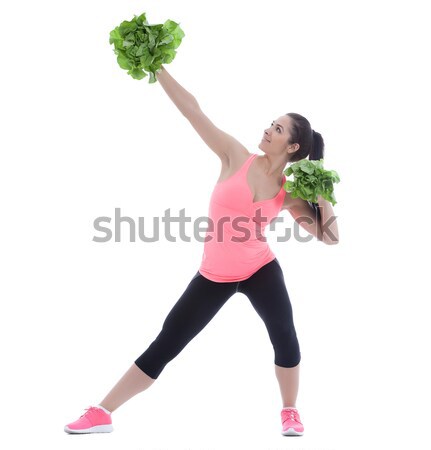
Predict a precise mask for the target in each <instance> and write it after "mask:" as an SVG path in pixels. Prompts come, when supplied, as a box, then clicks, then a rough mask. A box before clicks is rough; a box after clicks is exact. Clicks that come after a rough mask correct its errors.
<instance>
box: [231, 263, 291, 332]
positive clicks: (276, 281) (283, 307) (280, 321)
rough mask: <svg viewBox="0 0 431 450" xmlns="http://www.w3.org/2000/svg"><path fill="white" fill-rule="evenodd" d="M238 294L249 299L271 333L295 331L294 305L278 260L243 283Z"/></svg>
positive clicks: (266, 265) (265, 266)
mask: <svg viewBox="0 0 431 450" xmlns="http://www.w3.org/2000/svg"><path fill="white" fill-rule="evenodd" d="M238 292H242V293H244V294H245V295H246V296H247V297H248V298H249V300H250V302H251V304H252V305H253V307H254V309H255V310H256V312H257V313H258V314H259V316H260V317H261V318H262V320H263V321H264V322H265V325H266V327H267V329H268V330H269V331H270V332H271V331H276V330H277V331H279V330H282V329H286V328H291V329H294V324H293V311H292V305H291V302H290V298H289V294H288V292H287V288H286V284H285V281H284V275H283V270H282V268H281V266H280V264H279V262H278V261H277V260H276V259H274V260H273V261H271V262H270V263H268V264H265V265H264V266H263V267H261V268H260V269H259V270H258V271H257V272H256V273H254V274H253V275H252V276H251V277H250V278H247V280H244V281H241V283H240V285H239V289H238Z"/></svg>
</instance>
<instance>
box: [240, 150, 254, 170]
mask: <svg viewBox="0 0 431 450" xmlns="http://www.w3.org/2000/svg"><path fill="white" fill-rule="evenodd" d="M256 156H257V153H252V154H251V155H250V156H249V157H248V158H247V159H246V160H245V163H244V164H243V165H242V167H241V169H240V171H241V172H247V171H248V168H249V167H250V164H251V163H252V162H253V161H254V158H256Z"/></svg>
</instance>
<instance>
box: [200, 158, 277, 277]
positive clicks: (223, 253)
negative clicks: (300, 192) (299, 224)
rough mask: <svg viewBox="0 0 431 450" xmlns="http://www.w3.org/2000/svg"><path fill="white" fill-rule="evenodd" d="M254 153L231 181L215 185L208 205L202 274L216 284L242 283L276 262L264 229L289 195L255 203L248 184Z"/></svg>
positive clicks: (226, 180)
mask: <svg viewBox="0 0 431 450" xmlns="http://www.w3.org/2000/svg"><path fill="white" fill-rule="evenodd" d="M256 156H258V155H257V154H256V153H252V154H251V155H250V156H249V158H248V159H247V160H246V161H245V163H244V164H243V165H242V166H241V168H240V169H239V170H238V171H237V172H235V173H234V174H233V175H232V176H230V177H229V178H227V179H225V180H222V181H220V182H218V183H216V185H215V187H214V190H213V192H212V195H211V199H210V205H209V215H208V217H209V223H208V229H207V233H206V237H205V242H204V252H203V256H202V261H201V265H200V267H199V272H200V273H201V275H203V276H204V277H205V278H208V279H209V280H212V281H216V282H231V281H242V280H245V279H247V278H249V277H250V276H251V275H253V274H254V273H255V272H257V271H258V270H259V269H260V268H261V267H262V266H264V265H265V264H267V263H269V262H271V261H272V260H273V259H275V254H274V253H273V252H272V250H271V249H270V247H269V245H268V243H267V242H266V237H265V235H264V233H265V227H266V226H267V225H268V224H269V223H270V222H271V221H272V220H273V219H274V218H275V217H277V216H278V214H279V212H280V211H281V207H282V205H283V200H284V197H285V195H286V191H285V190H284V188H283V186H284V183H285V181H286V176H285V175H284V174H283V185H282V186H281V189H280V191H279V192H278V194H277V195H276V196H275V197H273V198H271V199H268V200H261V201H257V202H253V194H252V192H251V189H250V187H249V184H248V182H247V173H248V168H249V167H250V164H251V163H252V162H253V161H254V159H255V158H256Z"/></svg>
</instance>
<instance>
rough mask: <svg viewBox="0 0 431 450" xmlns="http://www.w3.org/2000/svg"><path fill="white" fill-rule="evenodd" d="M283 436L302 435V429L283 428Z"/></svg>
mask: <svg viewBox="0 0 431 450" xmlns="http://www.w3.org/2000/svg"><path fill="white" fill-rule="evenodd" d="M281 434H282V435H283V436H302V435H303V434H304V432H303V431H296V430H295V429H293V428H288V429H287V430H283V431H282V432H281Z"/></svg>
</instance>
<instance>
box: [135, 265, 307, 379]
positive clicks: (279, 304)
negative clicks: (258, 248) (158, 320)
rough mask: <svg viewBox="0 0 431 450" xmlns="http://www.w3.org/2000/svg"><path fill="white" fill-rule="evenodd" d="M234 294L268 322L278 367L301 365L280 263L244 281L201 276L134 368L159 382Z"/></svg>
mask: <svg viewBox="0 0 431 450" xmlns="http://www.w3.org/2000/svg"><path fill="white" fill-rule="evenodd" d="M236 292H241V293H243V294H245V295H246V296H247V297H248V298H249V300H250V302H251V304H252V305H253V307H254V309H255V310H256V311H257V313H258V314H259V316H260V317H261V318H262V320H263V321H264V323H265V326H266V328H267V330H268V333H269V338H270V340H271V343H272V346H273V348H274V353H275V358H274V363H275V364H276V365H278V366H281V367H295V366H296V365H298V364H299V362H300V360H301V353H300V349H299V344H298V339H297V337H296V331H295V327H294V324H293V315H292V305H291V303H290V300H289V295H288V293H287V289H286V285H285V282H284V276H283V271H282V269H281V266H280V264H279V262H278V260H277V258H275V259H273V260H272V261H271V262H269V263H267V264H265V265H264V266H262V267H261V268H260V269H259V270H258V271H257V272H255V273H254V274H253V275H251V276H250V277H249V278H247V279H246V280H243V281H234V282H227V283H218V282H215V281H211V280H209V279H208V278H205V277H204V276H203V275H201V274H200V272H199V271H198V272H197V273H196V275H195V276H194V277H193V278H192V280H191V281H190V283H189V285H188V286H187V288H186V290H185V291H184V293H183V294H182V295H181V297H180V298H179V300H178V301H177V302H176V304H175V305H174V306H173V308H172V309H171V311H170V312H169V314H168V315H167V316H166V319H165V321H164V323H163V327H162V330H161V331H160V333H159V335H158V336H157V337H156V339H155V340H154V341H153V342H152V343H151V345H150V346H149V347H148V348H147V350H145V352H144V353H142V355H141V356H140V357H139V358H138V359H136V361H135V364H136V365H137V366H138V367H139V368H140V369H141V370H142V371H143V372H145V373H146V374H147V375H148V376H150V377H151V378H154V379H156V378H157V377H158V376H159V375H160V373H161V372H162V370H163V369H164V367H165V366H166V364H167V363H168V362H169V361H172V360H173V359H174V358H175V357H176V356H177V355H178V354H179V353H180V352H181V351H182V350H183V348H184V347H185V346H186V345H187V344H188V343H189V342H190V341H191V340H192V339H193V338H194V337H195V336H196V335H197V334H198V333H199V332H200V331H202V330H203V328H204V327H205V326H206V325H207V324H208V323H209V322H210V320H211V319H212V318H213V317H214V316H215V315H216V313H217V311H219V310H220V308H221V307H222V306H223V305H224V304H225V303H226V302H227V300H228V299H229V298H230V297H231V296H232V295H233V294H235V293H236Z"/></svg>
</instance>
